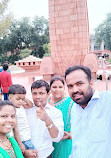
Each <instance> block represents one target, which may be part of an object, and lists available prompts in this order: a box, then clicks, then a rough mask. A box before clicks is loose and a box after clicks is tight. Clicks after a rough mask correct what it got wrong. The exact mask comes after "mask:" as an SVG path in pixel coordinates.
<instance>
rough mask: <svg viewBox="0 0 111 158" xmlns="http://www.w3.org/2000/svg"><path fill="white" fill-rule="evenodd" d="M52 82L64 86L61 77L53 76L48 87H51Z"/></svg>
mask: <svg viewBox="0 0 111 158" xmlns="http://www.w3.org/2000/svg"><path fill="white" fill-rule="evenodd" d="M54 81H61V82H62V83H63V85H64V80H63V78H62V77H61V76H53V77H52V78H51V80H50V87H51V85H52V84H53V82H54Z"/></svg>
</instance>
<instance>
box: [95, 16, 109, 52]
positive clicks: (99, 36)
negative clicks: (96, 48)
mask: <svg viewBox="0 0 111 158" xmlns="http://www.w3.org/2000/svg"><path fill="white" fill-rule="evenodd" d="M95 39H96V43H99V44H101V42H102V40H103V41H104V44H105V46H106V49H108V50H111V13H108V14H107V18H106V19H105V21H104V22H103V23H102V24H100V25H99V26H98V27H97V28H96V29H95Z"/></svg>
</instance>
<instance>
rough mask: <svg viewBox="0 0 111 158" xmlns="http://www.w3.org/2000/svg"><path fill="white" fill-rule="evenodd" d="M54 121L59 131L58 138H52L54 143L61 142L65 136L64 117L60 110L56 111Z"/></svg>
mask: <svg viewBox="0 0 111 158" xmlns="http://www.w3.org/2000/svg"><path fill="white" fill-rule="evenodd" d="M52 121H53V123H54V125H55V126H56V127H57V128H58V130H59V133H58V137H57V138H54V139H53V138H52V141H53V142H59V141H60V140H61V139H62V138H63V135H64V123H63V115H62V112H61V111H60V110H58V109H56V112H55V115H54V119H53V120H52Z"/></svg>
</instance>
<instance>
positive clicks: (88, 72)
mask: <svg viewBox="0 0 111 158" xmlns="http://www.w3.org/2000/svg"><path fill="white" fill-rule="evenodd" d="M76 70H82V71H84V73H85V74H86V75H87V78H88V81H91V70H90V69H89V68H88V67H86V66H81V65H75V66H72V67H69V68H68V69H66V72H65V80H66V76H67V75H68V74H70V73H71V72H73V71H76Z"/></svg>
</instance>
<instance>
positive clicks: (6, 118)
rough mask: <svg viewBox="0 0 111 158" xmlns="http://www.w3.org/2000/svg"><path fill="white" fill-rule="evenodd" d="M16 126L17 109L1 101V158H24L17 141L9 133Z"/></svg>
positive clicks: (8, 102)
mask: <svg viewBox="0 0 111 158" xmlns="http://www.w3.org/2000/svg"><path fill="white" fill-rule="evenodd" d="M15 126H16V112H15V107H14V105H13V104H12V103H11V102H10V101H7V100H5V101H0V158H24V157H23V155H22V152H21V150H20V148H19V145H18V144H17V142H16V140H15V139H14V138H13V137H12V136H10V135H9V134H8V133H10V132H11V130H12V129H13V128H14V127H15Z"/></svg>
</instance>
